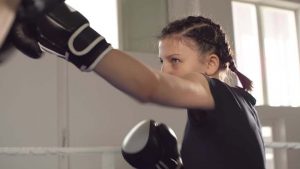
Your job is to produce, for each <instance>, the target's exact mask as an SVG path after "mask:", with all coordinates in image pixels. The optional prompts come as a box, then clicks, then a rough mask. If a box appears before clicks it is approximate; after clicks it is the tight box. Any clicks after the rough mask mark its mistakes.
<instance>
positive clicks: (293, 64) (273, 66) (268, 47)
mask: <svg viewBox="0 0 300 169" xmlns="http://www.w3.org/2000/svg"><path fill="white" fill-rule="evenodd" d="M261 12H262V24H263V35H264V37H263V38H264V42H263V43H264V46H265V61H266V63H267V64H266V65H265V66H266V80H267V93H268V101H269V104H270V105H271V106H299V101H300V89H299V87H300V68H299V63H300V62H299V51H298V42H297V31H296V21H295V12H294V11H290V10H283V9H278V8H271V7H261Z"/></svg>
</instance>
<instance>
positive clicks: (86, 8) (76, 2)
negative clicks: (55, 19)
mask: <svg viewBox="0 0 300 169" xmlns="http://www.w3.org/2000/svg"><path fill="white" fill-rule="evenodd" d="M66 3H67V4H68V5H70V6H71V7H72V8H74V9H76V10H77V11H79V12H80V13H82V14H83V15H84V16H85V17H86V18H87V19H88V20H89V22H90V25H91V27H92V28H93V29H95V30H96V31H97V32H99V33H100V34H101V35H102V36H104V37H105V39H106V40H107V41H108V42H109V43H111V44H112V46H113V47H114V48H119V32H118V30H119V29H118V10H117V9H118V7H117V0H108V1H107V0H96V1H95V0H84V1H83V0H67V1H66Z"/></svg>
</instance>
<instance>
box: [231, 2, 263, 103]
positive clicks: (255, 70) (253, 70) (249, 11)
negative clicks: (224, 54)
mask: <svg viewBox="0 0 300 169" xmlns="http://www.w3.org/2000/svg"><path fill="white" fill-rule="evenodd" d="M232 7H233V8H232V9H233V23H234V35H235V36H234V41H235V42H236V44H235V46H236V49H235V53H236V61H237V66H238V69H239V70H240V71H241V72H242V73H244V74H245V75H246V76H247V77H249V78H250V79H251V80H252V81H253V87H254V90H253V92H252V94H253V95H254V97H255V98H256V101H257V105H261V104H263V91H262V77H261V63H260V54H259V53H260V48H259V39H258V29H257V16H256V8H255V5H252V4H246V3H239V2H233V4H232ZM245 21H247V22H245Z"/></svg>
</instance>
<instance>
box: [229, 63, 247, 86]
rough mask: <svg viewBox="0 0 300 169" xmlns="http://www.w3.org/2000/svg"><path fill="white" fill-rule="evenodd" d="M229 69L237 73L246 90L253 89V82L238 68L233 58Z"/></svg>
mask: <svg viewBox="0 0 300 169" xmlns="http://www.w3.org/2000/svg"><path fill="white" fill-rule="evenodd" d="M229 69H230V70H231V71H232V72H234V73H235V74H236V75H237V77H238V79H239V80H240V82H241V84H242V86H243V89H244V90H246V91H252V89H253V86H252V84H253V82H252V81H251V80H250V79H249V78H248V77H246V76H245V75H243V74H242V73H241V72H240V71H238V70H237V68H236V66H235V63H234V61H233V59H232V60H231V61H230V62H229Z"/></svg>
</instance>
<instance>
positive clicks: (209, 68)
mask: <svg viewBox="0 0 300 169" xmlns="http://www.w3.org/2000/svg"><path fill="white" fill-rule="evenodd" d="M206 61H207V65H206V72H205V73H206V74H207V75H208V76H213V75H215V74H216V73H217V72H218V70H219V66H220V59H219V57H218V56H217V55H216V54H210V55H208V56H207V58H206Z"/></svg>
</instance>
